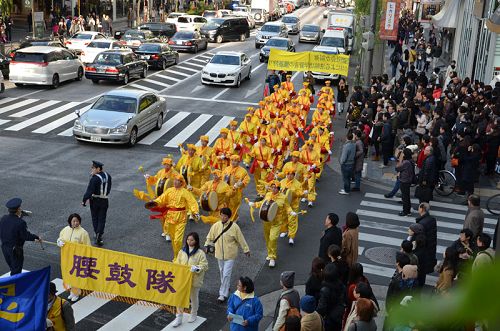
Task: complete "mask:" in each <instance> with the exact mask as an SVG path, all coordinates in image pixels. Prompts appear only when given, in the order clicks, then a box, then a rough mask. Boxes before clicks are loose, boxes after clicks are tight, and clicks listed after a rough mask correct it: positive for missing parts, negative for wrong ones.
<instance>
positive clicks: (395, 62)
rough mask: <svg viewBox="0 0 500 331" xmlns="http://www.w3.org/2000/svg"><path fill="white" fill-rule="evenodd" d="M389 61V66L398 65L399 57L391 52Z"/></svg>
mask: <svg viewBox="0 0 500 331" xmlns="http://www.w3.org/2000/svg"><path fill="white" fill-rule="evenodd" d="M389 60H390V61H391V64H394V65H396V64H398V63H399V56H398V54H397V53H396V52H393V53H392V55H391V57H390V58H389Z"/></svg>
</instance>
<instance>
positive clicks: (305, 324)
mask: <svg viewBox="0 0 500 331" xmlns="http://www.w3.org/2000/svg"><path fill="white" fill-rule="evenodd" d="M323 330H324V327H323V319H322V318H321V315H320V314H318V312H317V311H314V312H312V313H311V314H304V315H303V316H302V318H301V319H300V331H323Z"/></svg>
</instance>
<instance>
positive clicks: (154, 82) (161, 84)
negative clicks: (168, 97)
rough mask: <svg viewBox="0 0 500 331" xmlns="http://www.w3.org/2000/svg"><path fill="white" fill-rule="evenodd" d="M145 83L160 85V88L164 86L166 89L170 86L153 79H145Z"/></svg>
mask: <svg viewBox="0 0 500 331" xmlns="http://www.w3.org/2000/svg"><path fill="white" fill-rule="evenodd" d="M143 81H145V82H148V83H152V84H156V85H160V86H164V87H169V86H170V85H169V84H166V83H163V82H160V81H158V80H152V79H149V78H145V79H143Z"/></svg>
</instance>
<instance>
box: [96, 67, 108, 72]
mask: <svg viewBox="0 0 500 331" xmlns="http://www.w3.org/2000/svg"><path fill="white" fill-rule="evenodd" d="M97 72H101V73H102V72H106V69H105V68H97Z"/></svg>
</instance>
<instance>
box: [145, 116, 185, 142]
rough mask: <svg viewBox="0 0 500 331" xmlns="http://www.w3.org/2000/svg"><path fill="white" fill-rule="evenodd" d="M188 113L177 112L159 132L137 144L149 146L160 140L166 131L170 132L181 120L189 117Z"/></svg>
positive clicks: (151, 134)
mask: <svg viewBox="0 0 500 331" xmlns="http://www.w3.org/2000/svg"><path fill="white" fill-rule="evenodd" d="M189 114H190V113H188V112H184V111H182V112H179V113H177V114H175V115H174V116H173V117H172V118H171V119H169V120H168V121H167V122H166V123H163V126H162V127H161V130H158V131H153V132H151V133H150V134H149V135H147V136H146V137H144V138H143V139H141V140H140V141H138V142H137V143H138V144H142V145H151V144H152V143H154V142H155V141H157V140H158V139H160V138H161V137H162V136H163V135H164V134H166V133H167V132H168V131H170V130H172V129H173V128H174V127H175V126H176V125H177V124H179V123H180V122H181V121H182V120H183V119H185V118H186V117H188V116H189Z"/></svg>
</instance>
